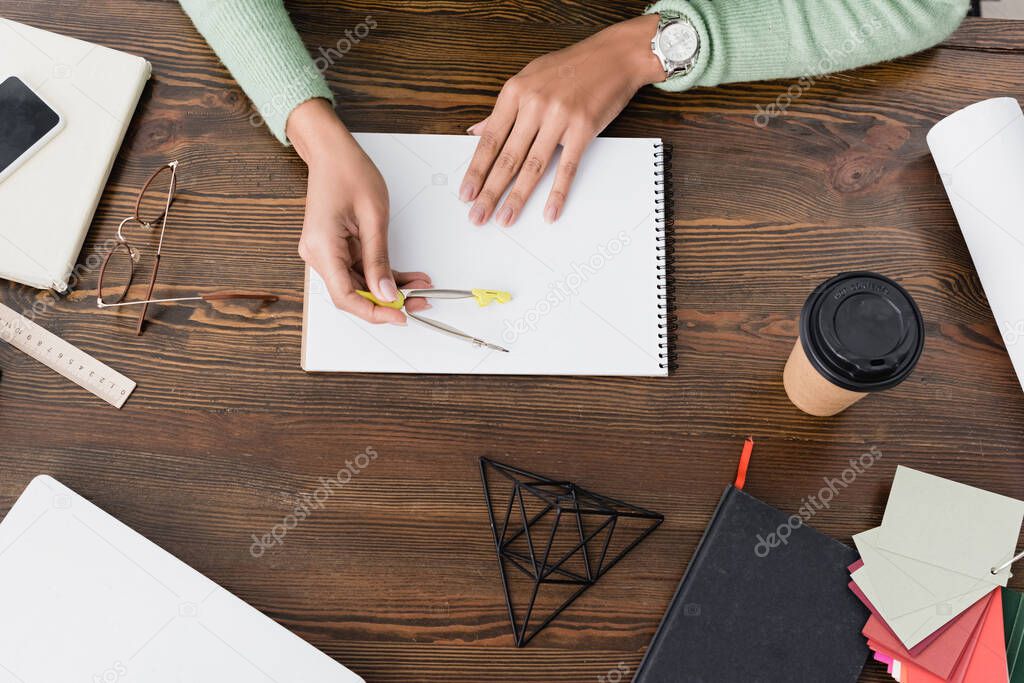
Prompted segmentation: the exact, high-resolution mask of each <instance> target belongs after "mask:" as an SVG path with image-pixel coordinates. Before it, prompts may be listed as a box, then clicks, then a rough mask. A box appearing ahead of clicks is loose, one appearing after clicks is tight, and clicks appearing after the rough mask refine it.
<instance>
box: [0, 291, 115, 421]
mask: <svg viewBox="0 0 1024 683" xmlns="http://www.w3.org/2000/svg"><path fill="white" fill-rule="evenodd" d="M0 340H2V341H5V342H7V343H9V344H11V345H12V346H13V347H15V348H16V349H19V350H21V351H23V352H24V353H26V354H28V355H29V356H30V357H32V358H34V359H35V360H37V361H39V362H40V363H42V364H43V365H45V366H46V367H48V368H50V369H51V370H54V371H55V372H58V373H60V374H61V375H63V376H64V377H65V378H67V379H69V380H71V381H72V382H74V383H75V384H77V385H78V386H80V387H82V388H83V389H86V390H88V391H90V392H92V393H93V394H95V395H96V396H98V397H100V398H102V399H103V400H104V401H106V402H107V403H109V404H110V405H112V406H114V407H115V408H121V407H122V406H124V404H125V401H127V400H128V397H129V396H131V394H132V392H133V391H134V390H135V382H133V381H131V380H130V379H128V378H127V377H125V376H124V375H122V374H121V373H119V372H117V371H116V370H114V369H113V368H111V367H109V366H108V365H106V364H104V363H101V362H100V361H98V360H96V359H95V358H93V357H92V356H90V355H89V354H87V353H85V352H84V351H82V350H81V349H78V348H77V347H75V346H74V345H73V344H70V343H68V342H66V341H64V340H63V339H61V338H60V337H58V336H57V335H55V334H53V333H52V332H50V331H49V330H47V329H45V328H43V327H41V326H39V325H38V324H36V323H35V322H33V321H32V320H29V319H28V318H26V317H25V316H23V315H21V314H20V313H18V312H16V311H15V310H13V309H11V308H9V307H7V306H5V305H3V304H0Z"/></svg>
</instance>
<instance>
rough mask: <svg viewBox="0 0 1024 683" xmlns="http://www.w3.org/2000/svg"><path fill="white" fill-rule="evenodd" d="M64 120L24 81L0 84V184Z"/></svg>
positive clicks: (15, 79)
mask: <svg viewBox="0 0 1024 683" xmlns="http://www.w3.org/2000/svg"><path fill="white" fill-rule="evenodd" d="M63 127H64V119H63V117H61V115H60V114H59V113H58V112H57V110H56V109H54V108H53V107H51V106H50V105H49V104H47V103H46V101H45V100H43V98H42V97H40V96H39V95H38V94H37V93H36V92H35V91H34V90H32V88H30V87H29V86H28V85H27V84H26V83H25V81H23V80H21V79H20V78H18V77H17V76H8V77H7V78H4V79H3V81H0V182H3V181H4V179H5V178H7V177H8V176H9V175H11V174H12V173H14V171H15V170H17V168H18V167H19V166H21V165H22V164H23V163H25V162H26V161H27V160H28V159H29V157H31V156H32V155H33V154H35V153H36V152H37V151H39V150H40V149H41V148H42V147H43V145H45V144H46V143H47V142H49V141H50V140H52V139H53V138H54V136H55V135H57V133H59V132H60V131H61V129H62V128H63Z"/></svg>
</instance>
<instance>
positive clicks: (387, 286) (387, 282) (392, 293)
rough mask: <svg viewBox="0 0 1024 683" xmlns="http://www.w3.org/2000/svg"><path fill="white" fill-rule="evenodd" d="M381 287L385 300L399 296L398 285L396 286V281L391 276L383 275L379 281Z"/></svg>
mask: <svg viewBox="0 0 1024 683" xmlns="http://www.w3.org/2000/svg"><path fill="white" fill-rule="evenodd" d="M378 287H380V293H381V295H383V297H384V301H394V300H395V299H397V298H398V287H397V286H395V281H394V280H392V279H391V278H389V277H382V278H381V279H380V282H379V283H378Z"/></svg>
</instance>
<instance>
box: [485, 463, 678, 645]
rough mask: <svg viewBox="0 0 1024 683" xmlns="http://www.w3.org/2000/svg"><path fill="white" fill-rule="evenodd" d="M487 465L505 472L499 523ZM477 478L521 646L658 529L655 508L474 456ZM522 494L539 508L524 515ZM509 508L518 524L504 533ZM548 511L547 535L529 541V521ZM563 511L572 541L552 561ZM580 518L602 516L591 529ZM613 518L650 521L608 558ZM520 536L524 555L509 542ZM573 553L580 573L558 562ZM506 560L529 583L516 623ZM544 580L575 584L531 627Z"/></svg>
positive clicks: (534, 521) (532, 522)
mask: <svg viewBox="0 0 1024 683" xmlns="http://www.w3.org/2000/svg"><path fill="white" fill-rule="evenodd" d="M488 470H492V471H494V472H495V473H497V474H499V475H501V476H503V477H505V478H506V479H508V480H509V482H511V484H512V492H511V495H510V496H509V499H508V503H507V504H506V505H505V511H504V518H503V519H502V521H501V525H500V528H499V525H498V519H497V518H496V517H495V507H494V503H493V499H492V495H491V486H490V483H489V481H488V477H487V472H488ZM480 478H481V481H482V483H483V489H484V499H485V501H486V503H487V515H488V518H489V520H490V524H491V534H492V536H493V537H494V549H495V552H496V554H497V558H498V570H499V572H500V574H501V584H502V589H503V591H504V593H505V606H506V608H507V609H508V616H509V621H510V622H511V624H512V636H513V639H514V641H515V645H516V647H523V646H525V645H526V644H527V643H529V642H530V640H532V639H533V637H534V636H536V635H537V634H538V633H539V632H540V631H542V630H543V629H544V628H545V627H547V626H548V624H550V623H551V622H552V621H553V620H554V619H555V618H556V617H557V616H558V615H559V614H561V613H562V612H563V611H564V610H565V609H566V608H567V607H568V606H569V605H570V604H572V603H573V601H575V600H576V598H578V597H579V596H580V595H582V594H583V593H584V592H585V591H586V590H587V589H588V588H590V587H591V586H593V585H594V584H595V583H596V582H597V581H598V579H600V578H601V577H602V576H604V575H605V574H606V573H607V572H608V571H609V570H610V569H611V568H612V567H614V566H615V565H616V564H618V562H619V561H620V560H621V559H622V558H624V557H625V556H626V555H627V554H628V553H629V552H630V551H632V550H633V548H635V547H636V546H637V545H639V544H640V543H641V542H642V541H643V540H644V539H645V538H647V536H649V535H650V534H651V533H652V532H653V531H654V530H655V529H656V528H658V526H659V525H660V524H661V523H662V522H663V521H664V519H665V518H664V517H663V516H662V515H660V514H658V513H656V512H651V511H650V510H645V509H644V508H641V507H637V506H635V505H631V504H629V503H626V502H624V501H621V500H617V499H615V498H610V497H608V496H603V495H600V494H597V493H594V492H592V491H588V490H587V489H585V488H583V487H581V486H577V485H576V484H574V483H572V482H569V481H559V480H555V479H549V478H547V477H544V476H541V475H538V474H535V473H533V472H527V471H526V470H523V469H520V468H518V467H513V466H511V465H505V464H502V463H499V462H496V461H494V460H490V459H488V458H480ZM524 493H526V494H529V495H531V496H533V497H535V498H537V499H539V500H540V501H541V502H542V503H544V508H543V509H542V510H541V511H540V512H537V513H535V514H533V515H532V516H530V517H527V514H526V503H525V500H524V498H523V495H524ZM514 511H515V513H516V515H517V516H518V518H519V521H518V523H517V524H521V526H519V528H518V530H516V531H515V532H514V533H513V534H511V536H510V535H509V533H508V532H509V524H510V522H511V521H512V518H513V513H514ZM552 512H553V513H554V522H553V523H552V526H551V534H550V535H549V536H548V537H547V540H546V542H543V539H538V541H540V542H539V543H535V542H534V534H533V533H532V531H531V530H532V529H533V527H534V525H536V524H537V523H538V522H539V521H540V520H541V519H543V518H544V517H545V516H547V515H548V514H551V513H552ZM563 515H567V516H570V517H571V518H573V519H572V521H575V530H576V534H575V536H576V538H577V539H578V540H577V541H576V542H575V545H574V546H573V547H572V548H571V549H570V550H568V551H566V552H564V553H562V555H561V557H559V558H557V560H554V561H552V559H551V548H552V545H553V544H554V540H555V535H556V534H557V533H558V529H559V528H560V526H561V522H562V517H563ZM585 517H604V518H605V519H604V521H602V522H600V523H599V524H598V525H597V527H596V528H594V529H593V530H592V531H590V532H589V533H587V532H585V531H584V528H585V525H584V522H583V520H584V518H585ZM619 518H634V519H642V520H649V521H650V522H651V523H650V525H649V526H648V527H647V528H646V529H644V530H643V531H642V532H641V533H640V534H639V536H637V537H636V538H634V539H633V540H632V541H631V542H630V543H628V544H627V545H626V546H625V547H624V548H623V549H622V550H621V551H619V552H618V553H616V554H615V555H614V557H611V558H609V557H608V549H609V547H610V545H611V541H612V536H613V535H614V533H615V528H616V524H617V523H618V520H619ZM606 529H607V530H608V533H607V535H606V536H605V539H604V542H603V543H602V544H601V548H600V553H599V554H598V555H597V562H596V564H595V563H593V562H592V559H591V556H592V554H593V553H592V552H591V548H590V544H591V542H592V541H593V540H594V539H596V538H598V537H599V535H600V534H602V533H603V532H604V531H605V530H606ZM521 537H525V539H526V546H527V548H528V550H529V554H528V555H527V554H524V553H522V552H519V551H516V550H514V549H513V548H512V547H511V545H512V543H513V542H515V541H517V540H518V539H520V538H521ZM538 546H543V547H542V548H541V552H540V553H538ZM576 553H580V554H581V556H582V559H583V567H584V572H583V573H578V572H574V571H571V570H569V569H567V568H566V567H565V566H564V565H565V563H566V562H567V561H568V560H569V559H570V558H572V557H573V556H574V555H576ZM506 563H507V564H508V565H509V566H511V567H512V568H514V569H515V570H517V571H519V572H521V573H522V574H524V575H525V576H527V577H528V578H529V579H530V580H531V581H532V582H533V588H532V591H531V595H530V600H529V603H528V604H527V606H526V608H525V611H524V614H523V620H522V624H521V625H518V624H517V622H516V616H517V615H516V608H515V607H514V606H513V604H512V591H511V588H510V585H509V575H508V572H507V570H506ZM544 584H558V585H575V586H579V588H578V589H577V590H575V591H574V592H573V593H572V594H570V596H569V597H568V598H566V599H565V600H564V601H563V602H562V603H561V604H560V605H559V606H558V607H556V608H555V610H554V611H553V612H552V613H551V614H549V615H547V616H546V617H545V618H543V619H542V620H541V621H540V623H539V624H538V625H536V626H534V627H533V628H532V629H531V628H530V621H531V619H532V618H533V611H534V607H535V605H536V601H537V596H538V594H539V592H540V588H541V586H542V585H544Z"/></svg>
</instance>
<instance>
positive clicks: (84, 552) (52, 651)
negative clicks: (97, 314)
mask: <svg viewBox="0 0 1024 683" xmlns="http://www.w3.org/2000/svg"><path fill="white" fill-rule="evenodd" d="M246 543H248V541H246V540H245V539H241V538H240V539H238V543H237V546H238V548H239V549H240V550H239V552H242V553H244V552H245V550H244V548H245V547H247V546H246ZM246 559H249V558H248V557H247V558H246ZM254 571H258V568H256V567H255V566H254ZM0 605H3V612H2V614H3V617H2V618H0V683H28V682H29V681H33V682H35V681H38V682H40V683H43V682H46V683H65V682H68V681H122V680H123V681H145V682H146V683H179V682H181V681H188V682H189V683H226V682H228V681H276V682H277V683H310V682H311V681H317V682H318V683H362V679H361V678H360V677H359V676H357V675H355V674H354V673H352V672H351V671H349V670H348V669H346V668H345V667H343V666H342V665H341V664H338V663H337V662H336V661H334V660H333V659H331V658H330V657H328V656H327V655H325V654H324V653H322V652H320V651H319V650H317V649H316V648H314V647H313V646H312V645H310V644H308V643H306V642H305V641H304V640H302V639H301V638H299V637H298V636H296V635H295V634H293V633H291V632H290V631H288V630H287V629H285V628H284V627H282V626H280V625H279V624H277V623H276V622H274V621H272V620H271V619H269V618H268V617H266V616H264V615H263V614H260V613H259V612H258V611H256V610H255V609H253V608H252V607H250V606H249V605H247V604H246V603H244V602H242V601H241V600H240V599H238V598H237V597H235V596H234V595H232V594H231V593H229V592H227V591H226V590H224V589H223V588H221V587H220V586H218V585H217V584H215V583H214V582H213V581H211V580H210V579H208V578H206V577H205V576H203V575H202V574H200V573H199V572H197V571H196V570H194V569H192V568H191V567H189V566H188V565H186V564H185V563H184V562H181V561H180V560H178V559H176V558H175V557H173V556H172V555H170V554H169V553H167V552H166V551H164V550H162V549H160V548H159V547H157V546H156V545H154V544H152V543H150V542H149V541H147V540H146V539H145V538H143V537H142V536H140V535H139V534H138V533H136V532H134V531H132V530H131V529H129V528H128V527H127V526H125V525H124V524H122V523H121V522H119V521H117V520H116V519H114V518H113V517H111V516H110V515H108V514H107V513H105V512H104V511H102V510H100V509H99V508H98V507H96V506H95V505H93V504H92V503H90V502H89V501H87V500H86V499H84V498H82V497H81V496H79V495H78V494H76V493H75V492H74V491H72V490H71V489H69V488H67V487H66V486H64V485H63V484H61V483H60V482H58V481H56V480H55V479H53V478H52V477H48V476H45V475H42V476H38V477H36V478H35V479H33V480H32V481H31V483H29V485H28V487H27V488H26V489H25V491H24V492H23V493H22V494H21V497H20V498H18V500H17V502H16V503H15V504H14V507H12V508H11V510H10V512H9V513H8V514H7V517H5V518H4V520H3V522H2V523H0Z"/></svg>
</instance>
